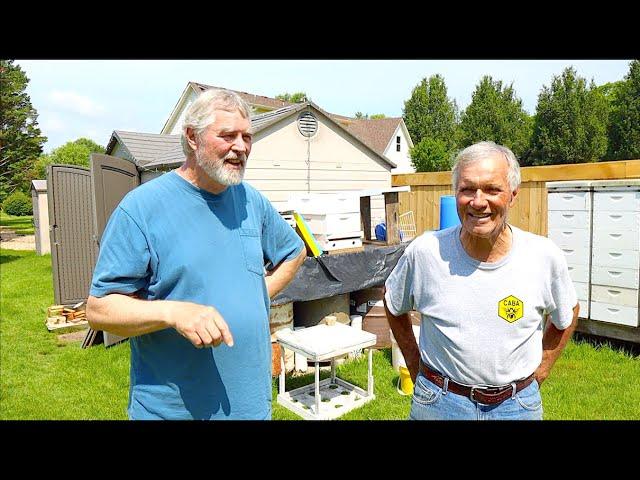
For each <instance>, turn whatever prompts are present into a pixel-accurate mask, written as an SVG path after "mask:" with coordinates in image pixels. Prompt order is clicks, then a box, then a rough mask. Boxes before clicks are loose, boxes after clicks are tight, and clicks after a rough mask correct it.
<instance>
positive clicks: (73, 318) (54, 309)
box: [45, 302, 87, 331]
mask: <svg viewBox="0 0 640 480" xmlns="http://www.w3.org/2000/svg"><path fill="white" fill-rule="evenodd" d="M45 323H46V325H47V330H49V331H51V330H56V329H58V328H64V327H70V326H74V325H85V324H87V316H86V313H85V303H84V302H80V303H76V304H75V305H51V306H50V307H49V308H47V319H46V321H45Z"/></svg>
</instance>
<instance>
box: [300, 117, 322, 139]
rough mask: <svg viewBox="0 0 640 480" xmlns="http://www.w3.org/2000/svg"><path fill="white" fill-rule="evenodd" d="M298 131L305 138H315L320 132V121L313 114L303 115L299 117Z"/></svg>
mask: <svg viewBox="0 0 640 480" xmlns="http://www.w3.org/2000/svg"><path fill="white" fill-rule="evenodd" d="M298 130H300V133H301V134H302V135H304V136H305V137H313V136H314V135H315V134H316V132H317V131H318V120H317V119H316V117H314V116H313V114H312V113H311V112H304V113H301V114H300V116H299V117H298Z"/></svg>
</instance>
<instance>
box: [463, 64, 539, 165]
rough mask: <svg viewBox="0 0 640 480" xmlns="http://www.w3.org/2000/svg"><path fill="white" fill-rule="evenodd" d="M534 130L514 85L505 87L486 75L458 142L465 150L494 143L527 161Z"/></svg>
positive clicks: (468, 110)
mask: <svg viewBox="0 0 640 480" xmlns="http://www.w3.org/2000/svg"><path fill="white" fill-rule="evenodd" d="M532 131H533V120H532V118H531V117H530V116H529V115H528V114H527V112H525V111H524V109H523V108H522V100H520V99H519V98H518V97H516V95H515V91H514V90H513V85H509V86H505V87H503V86H502V81H494V80H493V79H492V78H491V77H490V76H488V75H486V76H484V77H483V78H482V80H480V83H479V84H478V85H477V86H476V89H475V91H474V92H473V94H472V97H471V103H470V104H469V106H468V107H467V108H466V110H465V111H464V112H463V113H462V115H461V119H460V128H459V137H458V138H459V140H458V141H459V146H460V147H461V148H463V147H468V146H469V145H472V144H474V143H476V142H480V141H485V140H491V141H493V142H496V143H498V144H500V145H504V146H506V147H509V148H510V149H511V150H512V151H513V153H515V154H516V156H517V157H518V158H523V157H527V156H528V153H529V144H530V142H531V134H532Z"/></svg>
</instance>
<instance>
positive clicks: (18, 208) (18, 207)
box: [2, 191, 33, 217]
mask: <svg viewBox="0 0 640 480" xmlns="http://www.w3.org/2000/svg"><path fill="white" fill-rule="evenodd" d="M2 209H3V210H4V211H5V213H8V214H9V215H15V216H19V217H22V216H24V215H33V204H32V203H31V197H28V196H27V195H25V194H24V193H22V192H20V191H16V192H13V193H12V194H11V195H9V196H8V197H7V199H6V200H5V201H4V203H3V204H2Z"/></svg>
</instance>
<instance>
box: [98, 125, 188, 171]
mask: <svg viewBox="0 0 640 480" xmlns="http://www.w3.org/2000/svg"><path fill="white" fill-rule="evenodd" d="M116 141H119V142H120V143H121V144H122V146H123V147H124V148H125V150H127V152H128V153H129V154H130V155H131V158H130V160H132V161H133V163H135V164H136V166H138V167H144V166H146V165H147V164H149V163H151V162H155V161H156V160H157V159H158V158H160V157H161V156H163V155H164V154H165V153H167V152H168V151H169V150H172V149H173V148H174V147H176V145H177V146H178V147H180V135H163V134H160V133H138V132H125V131H123V130H115V131H114V132H113V134H112V135H111V139H110V140H109V143H108V144H107V149H106V154H107V155H111V152H113V149H114V147H115V145H116Z"/></svg>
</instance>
